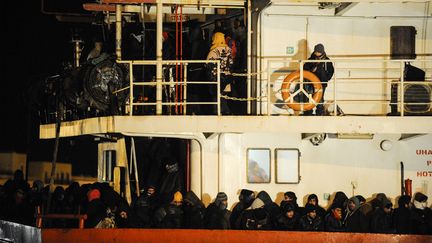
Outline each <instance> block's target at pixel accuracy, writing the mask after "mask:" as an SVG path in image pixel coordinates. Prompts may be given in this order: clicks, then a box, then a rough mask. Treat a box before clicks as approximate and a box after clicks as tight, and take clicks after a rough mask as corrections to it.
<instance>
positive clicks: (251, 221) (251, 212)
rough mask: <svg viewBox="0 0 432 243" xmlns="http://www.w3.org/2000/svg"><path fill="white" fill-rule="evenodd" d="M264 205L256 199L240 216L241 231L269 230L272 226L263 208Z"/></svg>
mask: <svg viewBox="0 0 432 243" xmlns="http://www.w3.org/2000/svg"><path fill="white" fill-rule="evenodd" d="M264 206H265V204H264V202H263V201H262V200H261V199H260V198H256V199H255V200H254V201H253V203H252V205H251V206H250V208H248V209H247V210H245V211H244V212H243V214H242V215H241V229H244V230H270V229H272V225H271V222H270V216H269V214H268V212H267V211H266V210H265V208H264Z"/></svg>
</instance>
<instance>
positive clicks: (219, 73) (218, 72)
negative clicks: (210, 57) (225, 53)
mask: <svg viewBox="0 0 432 243" xmlns="http://www.w3.org/2000/svg"><path fill="white" fill-rule="evenodd" d="M220 75H221V72H220V62H219V61H217V62H216V80H217V115H218V116H220V115H221V94H220V93H221V86H220Z"/></svg>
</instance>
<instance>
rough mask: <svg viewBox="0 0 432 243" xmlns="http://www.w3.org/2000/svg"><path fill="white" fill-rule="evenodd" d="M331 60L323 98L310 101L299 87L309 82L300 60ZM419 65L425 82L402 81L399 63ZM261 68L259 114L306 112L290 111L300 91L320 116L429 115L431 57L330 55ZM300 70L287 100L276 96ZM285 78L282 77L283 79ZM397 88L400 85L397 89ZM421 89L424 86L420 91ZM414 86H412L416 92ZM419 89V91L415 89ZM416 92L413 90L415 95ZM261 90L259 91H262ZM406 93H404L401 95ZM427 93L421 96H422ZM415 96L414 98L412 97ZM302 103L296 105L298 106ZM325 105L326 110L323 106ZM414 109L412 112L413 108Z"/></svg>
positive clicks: (276, 61)
mask: <svg viewBox="0 0 432 243" xmlns="http://www.w3.org/2000/svg"><path fill="white" fill-rule="evenodd" d="M321 62H331V63H333V66H334V74H333V77H332V78H331V80H329V81H328V84H327V88H326V89H327V91H326V92H325V98H324V102H323V103H320V102H317V101H316V100H313V98H312V94H310V93H307V92H306V89H305V88H304V86H305V85H308V84H314V83H313V82H310V81H308V80H306V79H304V70H303V69H304V64H306V63H321ZM406 63H410V65H412V66H417V67H420V68H421V69H422V70H423V71H425V73H426V75H425V77H426V78H425V80H415V81H411V80H409V81H407V80H405V73H404V72H405V65H406ZM266 64H267V66H266V67H264V70H265V72H266V73H267V74H266V75H264V76H265V77H266V78H264V79H262V80H261V85H260V87H258V90H260V88H261V91H262V93H261V95H262V98H261V99H259V103H260V105H259V108H260V110H259V113H260V114H261V115H275V114H278V115H302V114H305V113H306V110H303V109H299V110H293V109H292V108H290V106H292V105H293V104H298V101H295V100H294V97H295V96H297V95H299V94H300V95H301V94H303V95H304V96H306V97H307V99H306V100H307V101H306V102H309V103H314V104H315V105H318V104H321V105H324V106H325V108H326V110H332V112H327V113H326V115H333V116H337V115H341V114H345V115H366V116H384V115H400V116H404V115H407V114H408V115H416V114H419V115H430V114H431V112H432V109H431V106H432V98H431V97H432V82H431V71H432V60H382V59H334V60H287V59H283V58H281V59H270V60H267V62H266ZM297 70H300V74H299V77H298V80H297V81H296V84H297V85H298V87H297V88H296V89H295V90H290V91H289V92H290V94H291V96H290V97H289V98H290V99H289V100H284V99H283V98H282V97H281V94H282V92H288V91H287V90H284V89H282V88H281V87H282V84H283V83H284V79H285V77H286V76H287V75H288V74H290V73H292V72H294V71H297ZM285 82H286V81H285ZM402 87H403V88H402ZM421 87H424V90H422V88H421ZM395 89H396V90H397V92H396V93H395V92H394V90H395ZM416 89H417V90H416ZM419 89H420V90H419ZM416 92H417V93H416ZM264 94H265V95H264ZM407 95H409V97H408V96H407ZM425 96H427V100H425ZM416 99H420V101H418V100H416ZM301 107H302V106H300V108H301ZM329 108H331V109H329ZM413 108H414V110H413ZM314 112H315V111H314Z"/></svg>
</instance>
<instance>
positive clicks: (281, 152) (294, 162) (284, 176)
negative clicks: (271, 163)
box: [275, 149, 300, 184]
mask: <svg viewBox="0 0 432 243" xmlns="http://www.w3.org/2000/svg"><path fill="white" fill-rule="evenodd" d="M275 161H276V166H275V168H276V183H293V184H297V183H299V182H300V151H299V150H298V149H276V150H275Z"/></svg>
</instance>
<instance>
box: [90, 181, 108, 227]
mask: <svg viewBox="0 0 432 243" xmlns="http://www.w3.org/2000/svg"><path fill="white" fill-rule="evenodd" d="M87 200H88V206H87V220H86V221H85V227H86V228H95V227H96V225H98V224H99V223H100V222H101V221H102V220H103V219H104V218H105V217H106V216H107V207H106V206H105V204H104V203H103V202H102V200H101V193H100V190H99V189H91V190H90V191H88V193H87Z"/></svg>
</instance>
